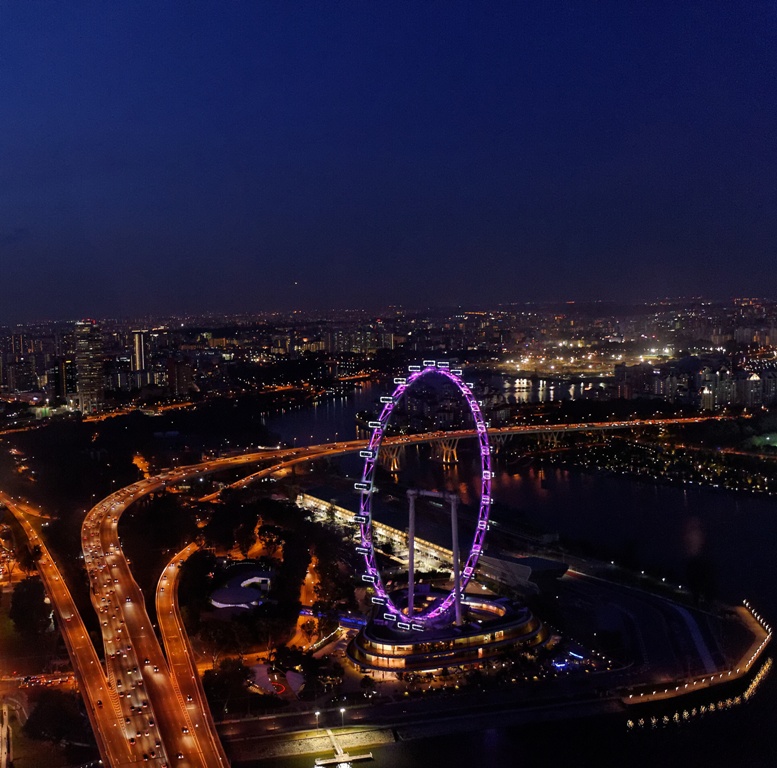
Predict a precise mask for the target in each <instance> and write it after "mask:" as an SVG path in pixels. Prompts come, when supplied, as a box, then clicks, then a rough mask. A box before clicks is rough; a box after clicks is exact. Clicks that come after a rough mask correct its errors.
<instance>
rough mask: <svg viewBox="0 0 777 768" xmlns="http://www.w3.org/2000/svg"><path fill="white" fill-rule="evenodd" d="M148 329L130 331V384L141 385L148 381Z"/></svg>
mask: <svg viewBox="0 0 777 768" xmlns="http://www.w3.org/2000/svg"><path fill="white" fill-rule="evenodd" d="M147 334H148V331H145V330H144V331H133V332H132V379H133V381H132V384H133V385H134V386H136V387H142V386H144V385H145V384H148V382H149V375H148V336H147Z"/></svg>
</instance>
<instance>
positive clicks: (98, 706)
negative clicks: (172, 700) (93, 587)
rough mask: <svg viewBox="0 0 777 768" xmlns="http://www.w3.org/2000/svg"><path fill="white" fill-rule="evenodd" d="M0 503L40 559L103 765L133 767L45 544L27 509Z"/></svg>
mask: <svg viewBox="0 0 777 768" xmlns="http://www.w3.org/2000/svg"><path fill="white" fill-rule="evenodd" d="M0 502H2V503H3V504H5V506H6V508H7V509H8V510H9V511H10V512H11V513H12V514H13V515H14V517H15V518H16V519H17V521H18V522H19V524H20V526H21V527H22V530H23V531H24V533H25V535H26V536H27V540H28V542H29V543H30V545H31V546H36V545H37V546H39V547H40V550H41V556H40V558H39V559H38V561H37V567H38V573H39V574H40V578H41V581H42V582H43V586H44V588H45V590H46V594H47V595H48V596H49V599H50V600H51V604H52V606H53V607H54V611H55V614H56V617H57V624H58V625H59V628H60V631H61V632H62V636H63V638H64V640H65V645H66V647H67V650H68V654H69V655H70V660H71V662H72V664H73V669H74V670H75V674H76V679H77V680H78V685H79V688H80V690H81V693H82V696H83V697H84V702H85V704H86V711H87V714H88V716H89V720H90V722H91V724H92V729H93V731H94V734H95V739H96V741H97V747H98V749H99V751H100V756H101V758H102V760H103V762H104V763H105V764H106V765H110V766H116V767H117V768H118V767H119V766H128V765H133V764H136V762H137V761H136V760H135V759H134V756H133V754H132V753H131V751H130V749H129V748H128V744H127V740H126V738H124V735H123V729H122V728H120V727H119V725H120V723H121V722H122V721H121V709H120V705H119V697H118V696H117V695H116V691H115V688H112V687H111V686H110V685H109V682H108V679H107V678H106V676H105V674H104V673H103V668H102V666H101V664H100V660H99V658H98V657H97V654H96V652H95V649H94V646H93V645H92V642H91V640H90V639H89V635H88V633H87V631H86V627H85V626H84V623H83V621H82V619H81V616H80V615H79V613H78V611H77V610H76V606H75V602H74V601H73V598H72V596H71V594H70V590H69V589H68V588H67V585H66V584H65V581H64V579H63V578H62V576H61V575H60V572H59V569H58V568H57V566H56V565H55V563H54V561H53V559H52V557H51V555H50V553H49V551H48V549H47V547H46V544H45V542H44V541H43V539H42V538H41V537H40V536H39V535H38V533H37V531H36V530H35V529H34V528H33V526H32V524H31V523H30V521H29V519H28V514H29V513H28V510H27V506H26V505H25V504H24V503H22V502H18V501H17V500H15V499H14V498H12V497H11V496H9V495H8V494H4V493H1V492H0Z"/></svg>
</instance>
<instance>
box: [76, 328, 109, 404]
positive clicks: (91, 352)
mask: <svg viewBox="0 0 777 768" xmlns="http://www.w3.org/2000/svg"><path fill="white" fill-rule="evenodd" d="M103 368H104V365H103V351H102V336H101V334H100V327H99V326H98V325H97V323H96V322H95V321H94V320H80V321H79V322H77V323H76V373H77V376H78V402H79V407H80V409H81V412H82V413H92V412H93V411H99V410H100V409H101V408H102V406H103V404H104V399H105V383H104V380H103V379H104V370H103Z"/></svg>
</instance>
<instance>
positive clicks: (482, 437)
mask: <svg viewBox="0 0 777 768" xmlns="http://www.w3.org/2000/svg"><path fill="white" fill-rule="evenodd" d="M461 376H462V372H461V371H459V370H451V369H450V367H449V365H448V363H446V362H442V361H438V362H435V361H433V360H425V361H424V363H423V365H422V366H421V365H411V366H410V367H409V375H408V376H407V377H403V378H396V379H394V383H395V384H396V385H397V387H396V389H395V390H394V392H393V393H392V394H391V395H388V396H385V397H381V399H380V400H381V403H383V410H382V411H381V413H380V416H379V417H378V420H377V421H373V422H370V427H371V428H372V430H373V432H372V436H371V438H370V442H369V445H368V447H367V448H366V450H363V451H361V453H360V455H361V456H362V458H364V470H363V472H362V479H361V482H358V483H356V484H355V488H356V490H357V491H359V493H360V494H361V499H360V502H359V512H358V514H357V515H356V522H357V523H358V524H359V529H360V534H361V535H360V542H359V545H358V546H357V548H356V549H357V551H358V552H359V553H360V554H361V555H363V556H364V560H365V564H366V570H365V573H364V574H362V580H363V581H364V582H366V583H367V584H369V585H370V586H372V587H373V588H374V590H375V595H374V596H373V598H372V601H373V603H374V604H376V605H378V606H381V607H382V610H383V615H382V619H383V620H384V621H386V622H390V623H392V624H395V625H396V626H397V628H399V629H404V630H415V631H421V630H423V629H425V627H426V625H427V624H428V623H430V622H432V621H434V620H440V619H442V618H443V617H445V616H446V615H447V614H449V613H450V612H451V611H452V610H454V611H455V616H456V623H460V622H461V608H460V605H461V596H462V595H463V593H464V590H465V589H466V587H467V584H468V583H469V581H470V579H471V578H472V576H473V575H474V573H475V568H476V566H477V563H478V558H479V557H480V554H481V552H482V551H483V541H484V539H485V535H486V530H487V529H488V516H489V510H490V506H491V479H492V477H493V475H492V472H491V447H490V445H489V442H488V429H487V426H488V425H487V424H486V422H485V420H484V419H483V414H482V412H481V410H480V405H479V403H478V401H477V400H476V399H475V396H474V395H473V393H472V388H471V386H470V385H468V384H465V383H464V381H463V379H462V378H461ZM433 377H441V378H443V379H447V380H448V381H450V382H452V383H453V384H454V385H455V387H456V388H457V389H458V391H459V392H460V393H461V395H462V397H463V398H464V400H465V401H466V402H467V405H468V406H469V409H470V412H471V413H472V418H473V419H474V422H475V431H476V435H477V439H478V445H479V449H480V469H481V490H480V508H479V510H478V518H477V525H476V528H475V535H474V537H473V540H472V548H471V549H470V551H469V555H468V556H467V558H466V560H465V562H464V567H463V568H462V567H461V562H460V553H459V546H458V523H457V507H458V497H457V496H455V494H438V493H433V492H427V491H410V492H408V496H409V497H410V526H409V531H408V550H409V556H408V560H409V569H408V593H409V600H408V605H407V608H406V611H405V612H403V611H402V609H401V608H400V607H399V606H397V605H396V604H395V603H394V601H393V600H392V599H391V597H390V595H389V594H388V592H387V591H386V588H385V586H384V584H383V580H382V579H381V576H380V572H379V570H378V566H377V563H376V559H375V550H374V549H373V544H372V538H373V526H372V496H373V493H374V490H375V488H374V482H375V467H376V465H377V463H378V453H379V451H380V445H381V442H382V440H383V437H384V435H385V433H386V430H387V428H388V425H389V422H390V420H391V415H392V413H393V411H394V408H395V407H396V405H397V404H398V403H399V401H400V400H401V399H402V396H403V395H404V394H405V392H406V391H407V390H408V389H409V388H410V387H412V386H413V385H414V384H415V383H416V382H418V381H419V380H420V379H423V378H433ZM418 495H434V496H440V497H443V498H446V499H448V500H449V501H450V502H451V529H452V530H451V535H452V540H453V589H452V590H451V591H450V593H449V594H448V595H447V596H446V597H444V598H441V599H439V600H436V601H434V602H433V603H431V604H430V605H428V606H427V607H425V608H424V609H423V610H421V611H419V612H416V610H415V604H414V600H413V594H414V587H415V584H414V573H413V562H414V552H413V547H414V527H415V525H414V515H415V504H414V502H415V496H418Z"/></svg>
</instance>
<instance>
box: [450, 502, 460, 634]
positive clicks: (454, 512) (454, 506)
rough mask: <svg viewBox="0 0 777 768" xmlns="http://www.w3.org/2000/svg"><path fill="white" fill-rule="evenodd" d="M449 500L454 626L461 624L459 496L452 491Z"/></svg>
mask: <svg viewBox="0 0 777 768" xmlns="http://www.w3.org/2000/svg"><path fill="white" fill-rule="evenodd" d="M449 500H450V502H451V539H452V542H451V544H452V548H453V605H454V609H455V612H456V626H457V627H460V626H461V623H462V622H461V572H460V569H461V566H460V564H459V558H460V553H459V497H458V496H457V495H456V494H455V493H452V494H451V495H450V497H449Z"/></svg>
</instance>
